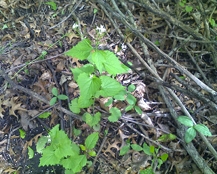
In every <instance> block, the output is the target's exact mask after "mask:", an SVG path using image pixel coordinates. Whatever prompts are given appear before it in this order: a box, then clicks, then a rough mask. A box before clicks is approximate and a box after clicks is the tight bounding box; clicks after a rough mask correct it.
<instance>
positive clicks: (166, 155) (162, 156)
mask: <svg viewBox="0 0 217 174" xmlns="http://www.w3.org/2000/svg"><path fill="white" fill-rule="evenodd" d="M160 158H161V159H162V161H163V162H165V161H166V160H167V158H168V154H167V153H164V154H162V155H161V156H160Z"/></svg>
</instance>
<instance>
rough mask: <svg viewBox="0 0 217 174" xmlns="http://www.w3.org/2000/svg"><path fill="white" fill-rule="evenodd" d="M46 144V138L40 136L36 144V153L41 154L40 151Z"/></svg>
mask: <svg viewBox="0 0 217 174" xmlns="http://www.w3.org/2000/svg"><path fill="white" fill-rule="evenodd" d="M47 142H48V137H47V136H42V137H40V138H39V139H38V142H37V144H36V151H37V152H38V153H42V151H43V150H44V148H45V145H46V143H47Z"/></svg>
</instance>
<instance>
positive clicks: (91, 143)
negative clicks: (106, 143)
mask: <svg viewBox="0 0 217 174" xmlns="http://www.w3.org/2000/svg"><path fill="white" fill-rule="evenodd" d="M98 139H99V133H98V132H94V133H92V134H90V135H89V136H88V137H87V138H86V140H85V147H86V148H87V149H89V150H90V149H93V148H94V147H95V146H96V143H97V141H98Z"/></svg>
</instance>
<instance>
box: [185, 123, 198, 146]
mask: <svg viewBox="0 0 217 174" xmlns="http://www.w3.org/2000/svg"><path fill="white" fill-rule="evenodd" d="M195 137H196V130H195V129H194V128H193V127H190V128H188V129H187V131H186V132H185V138H184V139H185V142H186V143H190V142H191V141H192V140H193V139H194V138H195Z"/></svg>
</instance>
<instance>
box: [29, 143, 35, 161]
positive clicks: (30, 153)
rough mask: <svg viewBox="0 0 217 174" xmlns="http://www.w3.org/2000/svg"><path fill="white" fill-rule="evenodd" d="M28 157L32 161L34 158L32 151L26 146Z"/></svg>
mask: <svg viewBox="0 0 217 174" xmlns="http://www.w3.org/2000/svg"><path fill="white" fill-rule="evenodd" d="M28 156H29V159H32V158H33V157H34V151H33V150H32V148H31V147H29V146H28Z"/></svg>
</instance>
